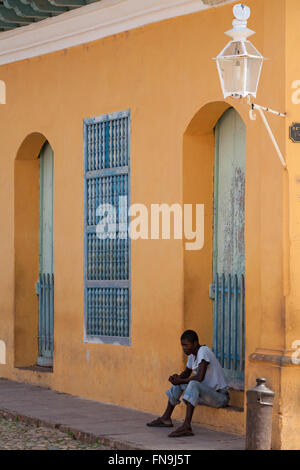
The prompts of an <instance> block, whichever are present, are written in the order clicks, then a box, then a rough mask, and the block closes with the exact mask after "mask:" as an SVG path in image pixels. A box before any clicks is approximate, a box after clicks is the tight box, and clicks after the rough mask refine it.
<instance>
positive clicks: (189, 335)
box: [180, 330, 199, 343]
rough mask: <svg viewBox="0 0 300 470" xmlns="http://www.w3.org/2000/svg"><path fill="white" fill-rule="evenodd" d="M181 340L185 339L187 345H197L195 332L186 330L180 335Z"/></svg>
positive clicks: (197, 340) (197, 339)
mask: <svg viewBox="0 0 300 470" xmlns="http://www.w3.org/2000/svg"><path fill="white" fill-rule="evenodd" d="M180 339H181V340H183V339H186V340H187V341H188V342H189V343H195V342H197V343H199V338H198V335H197V333H196V332H195V331H193V330H186V331H185V332H184V333H182V335H181V338H180Z"/></svg>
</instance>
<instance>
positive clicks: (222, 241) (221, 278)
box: [210, 108, 246, 379]
mask: <svg viewBox="0 0 300 470" xmlns="http://www.w3.org/2000/svg"><path fill="white" fill-rule="evenodd" d="M245 156H246V126H245V124H244V122H243V120H242V119H241V117H240V115H239V114H238V113H237V112H236V111H235V109H233V108H230V109H228V110H227V111H225V113H224V114H223V115H222V117H221V118H220V119H219V121H218V122H217V124H216V126H215V161H214V222H213V284H212V285H211V289H210V292H211V297H212V299H213V300H214V328H213V349H214V351H215V354H216V356H217V358H218V359H219V361H220V363H221V365H222V367H223V368H224V370H225V373H226V375H227V377H228V378H230V379H243V376H244V348H245V339H244V336H245V326H244V325H245V301H244V297H245V292H244V291H245V289H244V286H245V282H244V276H245Z"/></svg>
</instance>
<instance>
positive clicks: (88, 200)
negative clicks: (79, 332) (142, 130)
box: [84, 111, 130, 344]
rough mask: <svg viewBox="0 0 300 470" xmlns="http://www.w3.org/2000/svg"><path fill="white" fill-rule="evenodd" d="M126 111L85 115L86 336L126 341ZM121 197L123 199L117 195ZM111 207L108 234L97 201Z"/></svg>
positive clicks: (128, 284) (93, 339) (102, 340)
mask: <svg viewBox="0 0 300 470" xmlns="http://www.w3.org/2000/svg"><path fill="white" fill-rule="evenodd" d="M129 132H130V112H129V111H123V112H120V113H115V114H110V115H104V116H99V117H96V118H92V119H85V120H84V168H85V191H84V208H85V214H84V251H85V253H84V254H85V270H84V271H85V272H84V281H85V302H84V303H85V339H86V340H87V341H97V342H106V343H118V344H129V341H130V340H129V338H130V240H129V238H128V232H127V230H128V222H129V221H128V207H129V204H130V158H129V154H130V139H129ZM120 198H121V199H120ZM103 204H110V205H111V206H113V208H114V211H115V212H114V213H115V218H113V217H112V215H111V213H109V216H108V217H106V218H107V222H108V223H107V227H106V228H105V231H106V232H107V234H106V236H101V237H100V236H99V234H98V233H97V225H98V224H99V223H100V222H101V223H103V220H104V219H103V213H101V215H99V214H100V213H99V207H100V206H101V205H103Z"/></svg>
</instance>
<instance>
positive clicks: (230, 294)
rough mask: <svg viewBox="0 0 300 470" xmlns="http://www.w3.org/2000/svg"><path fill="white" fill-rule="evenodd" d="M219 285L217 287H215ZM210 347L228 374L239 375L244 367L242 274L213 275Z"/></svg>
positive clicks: (238, 376)
mask: <svg viewBox="0 0 300 470" xmlns="http://www.w3.org/2000/svg"><path fill="white" fill-rule="evenodd" d="M216 286H218V288H216ZM212 287H213V298H214V342H213V350H214V352H215V354H216V357H217V358H218V359H219V360H220V363H221V365H222V367H223V368H224V370H225V373H226V372H227V373H226V375H227V376H229V377H231V378H237V379H238V378H241V377H242V376H243V371H244V367H245V339H244V338H245V325H244V323H245V282H244V275H243V274H240V275H237V274H235V275H231V274H226V275H225V274H222V275H219V274H216V275H215V279H214V283H213V286H212Z"/></svg>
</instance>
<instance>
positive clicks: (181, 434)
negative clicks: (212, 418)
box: [169, 429, 194, 437]
mask: <svg viewBox="0 0 300 470" xmlns="http://www.w3.org/2000/svg"><path fill="white" fill-rule="evenodd" d="M185 436H194V433H193V432H192V431H189V430H188V429H181V430H180V431H173V432H171V434H169V437H185Z"/></svg>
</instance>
